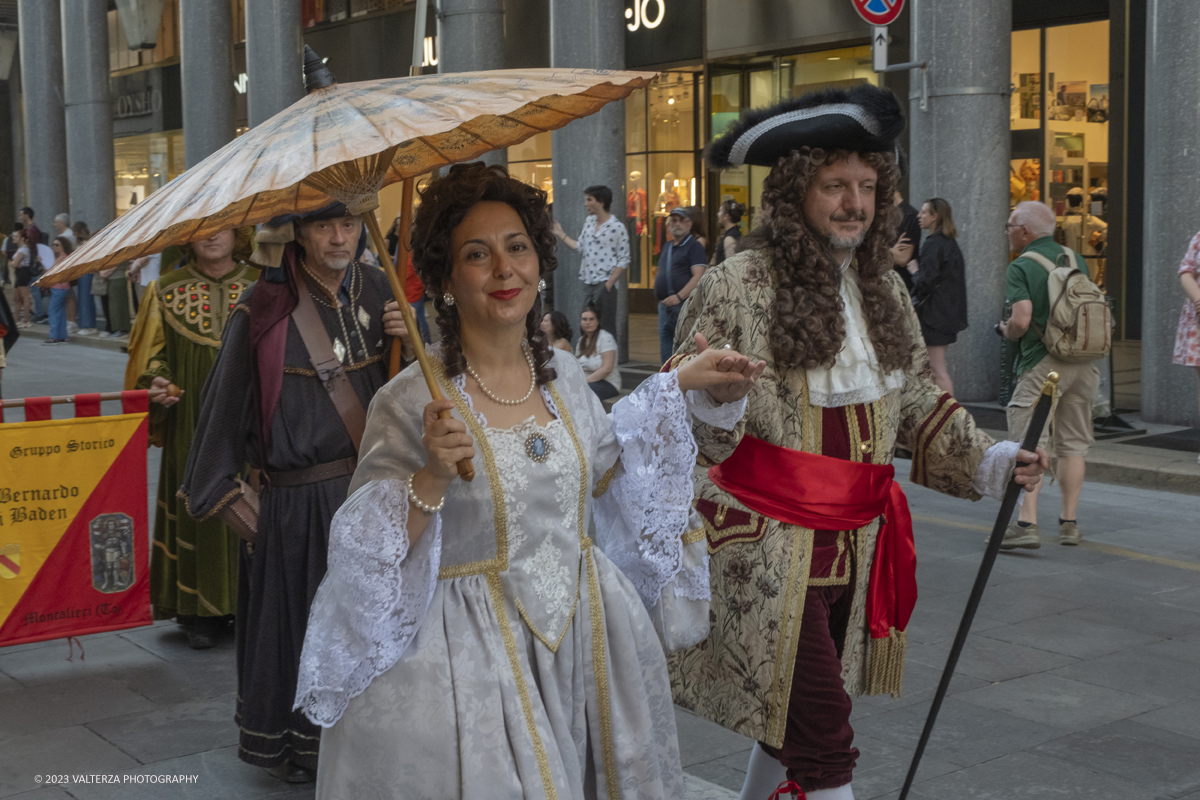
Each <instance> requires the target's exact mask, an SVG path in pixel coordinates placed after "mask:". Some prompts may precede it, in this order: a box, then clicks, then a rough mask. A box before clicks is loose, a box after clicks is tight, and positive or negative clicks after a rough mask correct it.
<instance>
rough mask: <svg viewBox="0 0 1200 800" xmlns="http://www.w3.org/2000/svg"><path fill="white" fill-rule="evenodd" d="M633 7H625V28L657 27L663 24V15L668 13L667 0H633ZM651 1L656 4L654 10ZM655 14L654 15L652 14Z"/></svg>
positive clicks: (632, 29) (630, 29) (631, 29)
mask: <svg viewBox="0 0 1200 800" xmlns="http://www.w3.org/2000/svg"><path fill="white" fill-rule="evenodd" d="M632 2H633V7H632V8H627V9H625V19H627V20H630V21H629V22H627V23H625V28H626V29H627V30H629V31H636V30H637V29H638V28H642V27H645V28H650V29H653V28H657V27H658V26H659V25H662V21H663V17H665V16H666V14H667V0H632ZM651 3H653V4H654V8H653V10H652V9H651ZM651 15H653V16H651Z"/></svg>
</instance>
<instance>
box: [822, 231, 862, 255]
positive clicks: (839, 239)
mask: <svg viewBox="0 0 1200 800" xmlns="http://www.w3.org/2000/svg"><path fill="white" fill-rule="evenodd" d="M866 238H867V232H866V231H863V232H862V233H860V234H859V235H858V236H851V237H849V238H847V237H845V236H830V237H829V246H830V248H832V249H834V250H857V249H858V248H859V246H861V245H862V243H863V242H864V241H865V240H866Z"/></svg>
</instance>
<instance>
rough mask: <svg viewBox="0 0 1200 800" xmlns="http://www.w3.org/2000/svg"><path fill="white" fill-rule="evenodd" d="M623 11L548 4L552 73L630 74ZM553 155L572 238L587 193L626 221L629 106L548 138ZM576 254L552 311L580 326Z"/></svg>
mask: <svg viewBox="0 0 1200 800" xmlns="http://www.w3.org/2000/svg"><path fill="white" fill-rule="evenodd" d="M623 14H624V6H623V4H622V3H621V2H620V0H550V64H551V66H553V67H555V68H560V67H561V68H574V67H585V68H590V69H624V68H625V31H624V30H623V29H622V27H621V26H622V25H624V24H625V17H624V16H623ZM550 136H551V142H552V143H553V149H554V217H555V219H557V220H558V221H559V222H561V223H562V226H563V229H564V230H566V232H567V234H568V235H569V236H570V237H571V238H572V239H574V238H576V237H577V236H578V235H579V232H580V230H581V229H582V228H583V220H584V217H585V216H586V214H585V212H584V209H583V190H584V189H586V188H587V187H588V186H592V185H596V184H601V185H604V186H607V187H609V188H610V189H612V193H613V204H612V209H611V210H612V212H613V213H614V214H615V215H616V216H617V218H618V219H619V220H620V221H621V223H622V224H624V222H625V217H624V214H623V212H624V210H625V209H624V203H625V104H624V102H616V103H609V104H608V105H607V106H605V107H604V108H602V109H600V111H599V112H597V113H595V114H593V115H592V116H590V117H584V118H583V119H578V120H575V121H574V122H571V123H569V124H568V125H566V126H565V127H563V128H559V129H558V130H556V131H554V132H553V133H552V134H551V135H550ZM579 266H580V260H579V255H578V254H576V253H575V252H574V251H572V250H570V249H569V248H567V247H566V246H565V245H563V244H559V247H558V271H557V272H556V273H555V276H554V277H555V280H554V307H555V308H556V309H558V310H559V311H562V312H563V313H565V314H566V315H567V318H568V319H570V320H571V327H572V328H576V329H577V328H578V327H579V314H580V311H581V310H582V307H583V284H582V283H580V282H579ZM618 287H619V289H618V293H617V296H618V302H617V330H615V331H613V334H614V335H615V336H616V337H617V347H618V361H620V362H625V361H628V360H629V308H628V298H629V286H628V283H627V281H626V280H625V279H624V278H622V279H621V281H620V283H619V284H618Z"/></svg>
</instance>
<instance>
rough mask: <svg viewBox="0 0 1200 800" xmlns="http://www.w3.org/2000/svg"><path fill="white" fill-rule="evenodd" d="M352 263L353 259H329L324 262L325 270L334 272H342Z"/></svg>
mask: <svg viewBox="0 0 1200 800" xmlns="http://www.w3.org/2000/svg"><path fill="white" fill-rule="evenodd" d="M353 261H354V259H352V258H331V259H329V260H328V261H326V262H325V269H332V270H336V271H337V272H342V271H343V270H345V269H346V268H347V267H349V266H350V264H351V262H353Z"/></svg>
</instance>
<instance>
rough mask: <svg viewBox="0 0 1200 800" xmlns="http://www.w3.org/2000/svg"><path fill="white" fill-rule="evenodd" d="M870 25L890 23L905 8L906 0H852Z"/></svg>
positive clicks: (855, 7)
mask: <svg viewBox="0 0 1200 800" xmlns="http://www.w3.org/2000/svg"><path fill="white" fill-rule="evenodd" d="M851 2H852V3H853V4H854V10H855V11H857V12H858V15H859V16H860V17H862V18H863V20H864V21H865V22H866V23H867V24H868V25H890V24H892V23H893V22H895V21H896V17H898V16H900V12H901V11H903V10H904V0H851Z"/></svg>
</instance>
